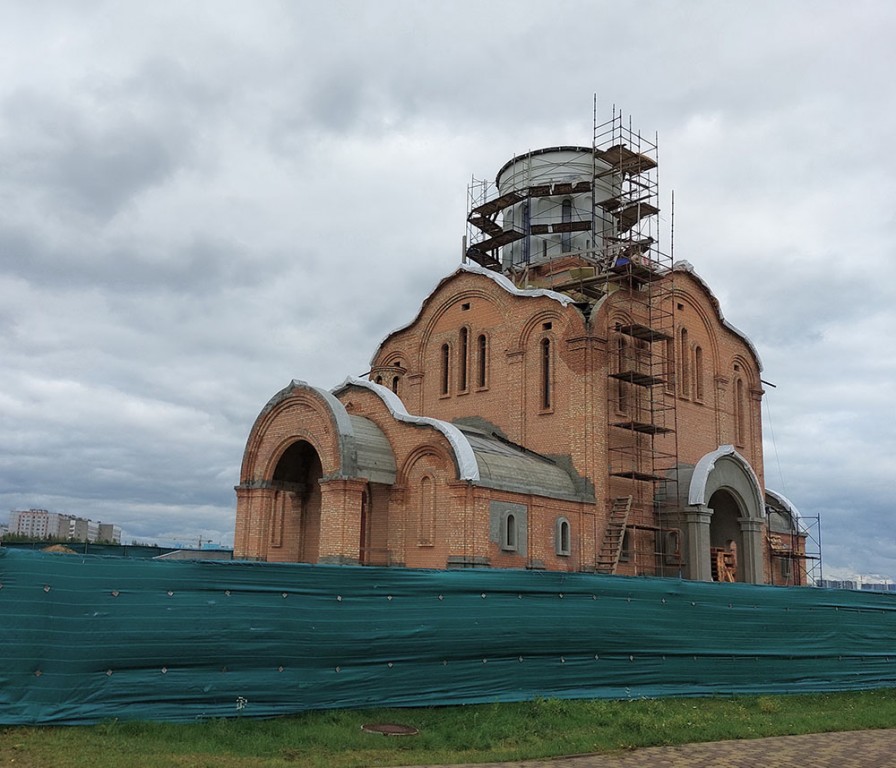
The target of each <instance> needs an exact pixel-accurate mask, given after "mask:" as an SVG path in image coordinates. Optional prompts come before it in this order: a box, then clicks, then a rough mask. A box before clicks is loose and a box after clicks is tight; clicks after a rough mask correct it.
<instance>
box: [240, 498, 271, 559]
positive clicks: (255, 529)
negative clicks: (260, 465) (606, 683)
mask: <svg viewBox="0 0 896 768" xmlns="http://www.w3.org/2000/svg"><path fill="white" fill-rule="evenodd" d="M274 493H275V491H274V490H273V489H272V488H267V487H263V488H249V487H246V486H237V487H236V505H237V516H236V519H237V529H236V531H235V532H234V537H233V556H234V557H236V558H240V559H248V560H266V559H267V556H268V542H269V538H270V523H271V520H270V518H271V511H272V509H273V507H272V505H273V500H274Z"/></svg>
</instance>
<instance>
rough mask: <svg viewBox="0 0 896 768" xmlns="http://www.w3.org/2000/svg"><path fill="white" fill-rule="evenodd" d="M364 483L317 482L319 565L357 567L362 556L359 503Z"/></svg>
mask: <svg viewBox="0 0 896 768" xmlns="http://www.w3.org/2000/svg"><path fill="white" fill-rule="evenodd" d="M366 487H367V481H366V480H363V479H354V480H346V479H336V480H321V481H320V556H319V557H318V559H317V562H319V563H337V564H339V565H350V564H354V565H357V564H358V563H359V562H360V556H361V503H362V498H363V496H364V489H365V488H366Z"/></svg>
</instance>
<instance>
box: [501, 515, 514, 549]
mask: <svg viewBox="0 0 896 768" xmlns="http://www.w3.org/2000/svg"><path fill="white" fill-rule="evenodd" d="M516 546H517V531H516V515H514V514H513V513H512V512H511V513H510V514H509V515H507V517H506V518H505V519H504V536H503V537H502V544H501V548H502V549H506V550H516Z"/></svg>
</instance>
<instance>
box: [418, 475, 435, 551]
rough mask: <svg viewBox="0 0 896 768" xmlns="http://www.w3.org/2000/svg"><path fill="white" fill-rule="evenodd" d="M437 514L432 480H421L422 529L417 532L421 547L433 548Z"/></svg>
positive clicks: (426, 478)
mask: <svg viewBox="0 0 896 768" xmlns="http://www.w3.org/2000/svg"><path fill="white" fill-rule="evenodd" d="M435 513H436V498H435V493H434V488H433V484H432V478H430V477H424V478H423V479H421V480H420V527H419V530H418V531H417V543H418V544H419V545H420V546H421V547H428V546H432V543H433V527H434V524H435Z"/></svg>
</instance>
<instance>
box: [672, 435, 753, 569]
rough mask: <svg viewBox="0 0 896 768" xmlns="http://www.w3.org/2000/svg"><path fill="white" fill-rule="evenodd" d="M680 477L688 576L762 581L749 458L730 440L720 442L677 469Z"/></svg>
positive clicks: (751, 470) (751, 469)
mask: <svg viewBox="0 0 896 768" xmlns="http://www.w3.org/2000/svg"><path fill="white" fill-rule="evenodd" d="M688 474H689V475H690V478H689V479H688ZM682 478H683V479H684V481H685V483H686V486H687V506H685V508H684V522H685V531H686V535H687V553H688V566H687V575H688V578H691V579H699V580H701V581H711V580H713V579H718V580H720V581H744V582H748V583H751V584H757V583H761V582H763V581H765V574H764V569H763V556H762V537H763V532H764V529H765V516H764V508H763V504H762V491H761V488H760V485H759V480H758V479H757V477H756V473H755V472H754V471H753V468H752V467H751V466H750V464H749V462H748V461H747V460H746V459H745V458H744V457H743V456H741V455H740V454H739V453H738V452H737V451H736V450H735V449H734V446H733V445H722V446H719V448H717V449H716V450H715V451H713V452H712V453H707V454H706V455H705V456H703V457H702V458H701V459H700V460H699V461H698V462H697V464H696V465H695V466H694V467H693V469H691V470H689V471H684V472H682ZM720 550H721V555H722V559H721V560H718V561H717V560H716V557H717V556H719V551H720ZM726 552H727V555H726ZM726 566H727V567H726ZM723 575H727V577H726V578H722V576H723Z"/></svg>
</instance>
